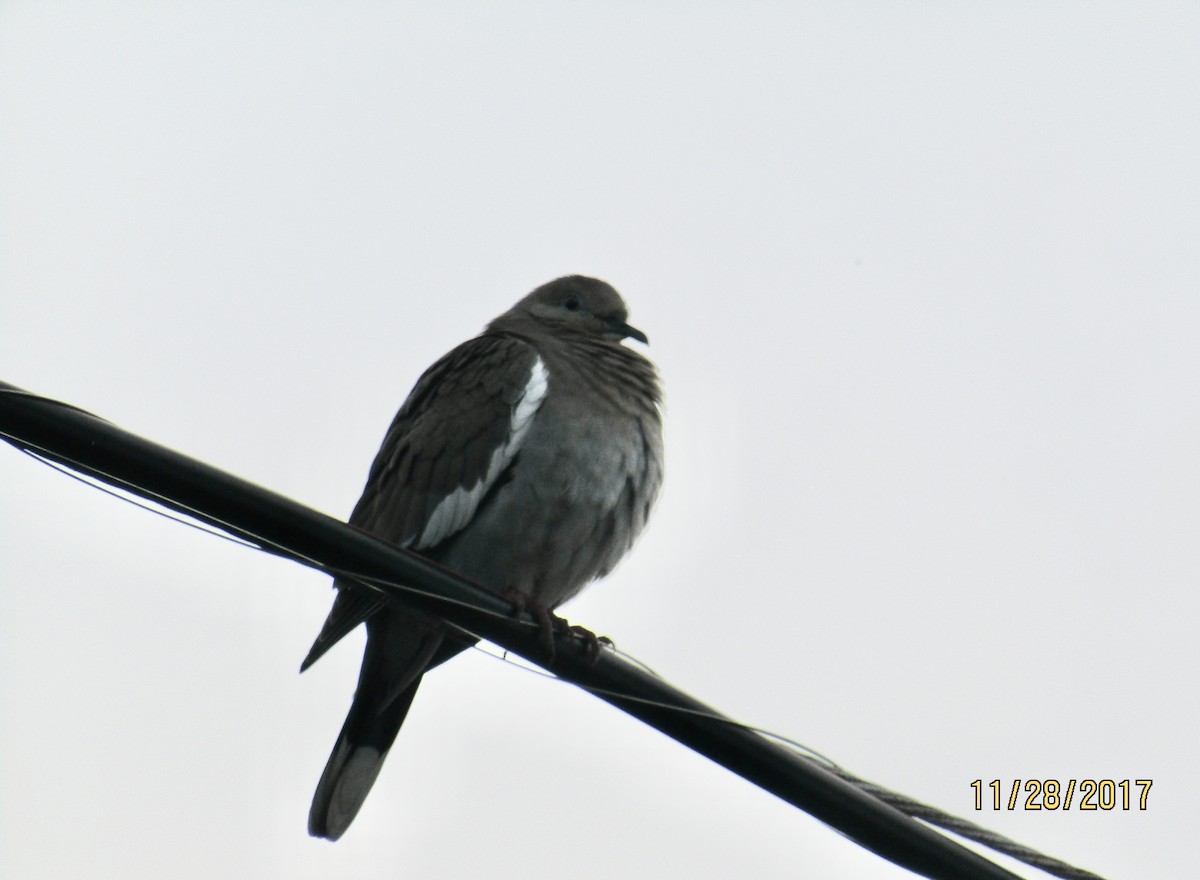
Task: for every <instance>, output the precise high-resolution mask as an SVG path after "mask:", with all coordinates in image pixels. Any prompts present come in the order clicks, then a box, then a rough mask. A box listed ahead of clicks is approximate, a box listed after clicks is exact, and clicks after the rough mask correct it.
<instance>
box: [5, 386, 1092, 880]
mask: <svg viewBox="0 0 1200 880" xmlns="http://www.w3.org/2000/svg"><path fill="white" fill-rule="evenodd" d="M0 436H2V437H3V438H4V439H6V440H7V441H8V442H10V443H11V444H12V445H14V446H16V447H17V448H19V449H22V450H25V451H28V452H32V453H35V454H37V455H39V456H42V457H44V458H46V459H49V460H50V461H53V462H57V463H59V464H61V465H64V466H66V467H68V468H71V469H73V470H76V471H79V472H80V473H83V474H86V475H88V476H90V477H93V478H95V479H98V480H101V481H102V482H105V483H108V484H109V485H112V486H116V487H118V488H120V489H122V490H124V491H127V492H130V493H132V494H134V495H137V496H140V497H142V498H146V499H149V500H151V501H153V502H155V503H156V504H159V505H162V506H163V507H166V508H168V509H170V510H173V511H176V512H177V513H181V514H183V515H185V516H187V517H191V518H193V519H196V520H198V521H200V522H202V523H205V524H207V525H208V526H212V527H215V528H216V529H219V530H220V531H221V532H224V533H226V534H228V535H232V536H234V537H235V538H237V539H239V540H242V541H245V542H248V543H250V544H252V545H253V546H255V547H257V548H259V549H262V550H264V551H266V552H270V553H273V554H275V555H279V556H283V557H286V558H289V559H292V560H294V561H296V562H299V563H301V564H303V565H307V566H309V567H312V568H316V569H319V570H321V571H324V572H327V573H331V574H332V573H336V574H338V575H340V576H352V577H354V579H355V580H357V581H359V582H361V583H362V584H363V585H364V586H367V587H370V588H371V589H374V590H376V591H377V592H379V593H380V594H381V596H383V597H384V598H385V599H386V601H389V602H394V603H397V604H399V605H403V606H405V607H410V608H416V609H418V610H421V611H424V612H427V613H430V614H433V615H436V616H438V617H440V618H442V619H444V620H446V621H447V622H449V623H451V624H452V625H454V626H456V627H458V628H460V629H462V630H465V631H467V632H469V633H472V634H474V635H478V636H480V637H482V638H485V639H487V640H488V641H490V642H493V643H495V644H497V645H500V646H501V647H503V648H505V649H506V650H508V651H511V652H513V653H516V654H518V655H520V656H521V657H524V658H525V659H527V660H529V661H531V662H532V663H535V664H537V665H539V666H542V667H543V668H546V669H549V670H550V671H552V672H553V673H554V674H555V675H557V676H558V677H560V678H562V679H564V680H566V681H569V682H571V683H573V684H576V685H578V686H580V687H583V688H585V689H586V690H589V691H591V692H592V693H593V694H595V695H596V696H597V697H599V698H600V699H602V700H605V701H606V702H608V703H611V704H612V705H614V706H616V707H618V708H620V709H622V710H623V711H625V712H627V713H629V714H630V715H633V716H634V717H636V718H639V719H641V720H642V721H644V722H646V723H647V724H649V725H651V726H652V727H654V728H656V729H658V730H659V731H661V732H663V733H665V734H667V735H668V736H670V737H672V738H674V739H676V740H677V741H679V742H680V743H682V744H684V745H686V746H688V747H689V748H691V749H693V750H695V751H697V752H699V753H700V754H703V755H705V756H706V757H708V758H710V759H711V760H713V761H715V762H717V763H719V764H721V765H722V766H724V767H726V768H728V769H729V770H732V771H733V772H734V773H737V774H738V775H740V776H742V777H743V778H745V779H747V780H748V781H750V782H753V783H754V784H756V785H758V786H759V787H760V788H763V789H764V790H766V791H769V792H771V793H773V794H775V795H777V796H778V797H780V798H782V799H783V800H785V801H787V802H788V803H791V804H793V805H794V806H796V807H799V808H800V809H802V810H804V811H805V812H807V813H809V814H810V815H812V816H814V817H815V818H817V819H820V820H821V821H823V822H825V823H826V824H828V825H830V826H831V827H833V828H835V829H836V830H838V831H840V832H841V833H842V834H844V835H845V836H847V837H849V838H850V839H852V840H854V841H855V842H857V843H858V844H859V845H861V846H863V847H865V848H866V849H869V850H870V851H872V852H874V853H876V854H878V855H880V856H882V857H884V858H886V859H888V860H889V861H892V862H894V863H895V864H897V865H901V866H902V867H905V868H907V869H909V870H910V871H913V872H915V873H917V874H920V875H922V876H925V877H929V878H931V880H1019V878H1018V877H1017V875H1015V874H1013V873H1011V872H1010V871H1007V870H1005V869H1004V868H1001V867H1000V866H999V865H996V864H995V863H993V862H990V861H988V860H987V859H985V858H983V857H982V856H980V855H978V854H977V853H975V852H972V851H971V850H969V849H967V848H965V847H963V846H961V845H959V844H957V843H955V842H954V841H952V840H950V839H949V838H947V837H945V836H944V835H942V834H940V833H938V832H936V831H934V830H933V829H931V828H929V827H928V826H926V825H924V824H922V823H921V822H918V821H916V820H915V819H913V818H911V817H910V816H909V815H906V813H905V811H904V810H905V809H908V810H909V811H913V815H918V816H920V818H922V819H924V820H925V821H928V822H933V823H935V824H942V825H944V826H945V827H952V823H959V824H958V825H957V827H955V828H954V830H956V831H957V832H958V833H963V834H965V835H966V836H969V837H974V839H977V840H981V842H984V843H987V844H988V845H991V846H997V848H999V849H1004V846H1003V842H1004V839H1003V838H999V836H998V835H991V834H990V832H986V831H984V830H983V829H978V828H977V826H972V825H971V823H964V822H963V821H962V820H958V819H955V818H954V817H952V816H947V815H946V814H944V813H941V812H940V811H937V810H934V809H933V808H930V807H926V806H925V805H922V804H918V803H917V802H915V801H912V800H911V799H908V798H906V797H905V796H903V795H898V794H895V793H894V792H889V791H887V790H886V789H882V788H880V787H878V786H873V784H871V783H866V782H865V781H863V780H859V779H857V778H856V777H853V776H851V775H850V774H847V773H845V771H841V770H840V769H836V768H830V767H826V766H823V765H822V764H821V763H820V762H818V761H817V760H814V759H813V758H811V757H809V756H808V755H805V754H802V753H801V752H799V751H796V750H794V749H791V748H788V747H786V746H784V745H781V744H780V743H779V742H776V741H774V740H773V739H771V738H770V737H769V736H767V735H764V734H762V733H761V732H759V731H757V730H756V729H754V728H751V727H749V726H747V725H743V724H740V723H739V722H736V721H734V720H733V719H730V718H727V717H726V716H724V715H722V714H721V713H719V712H717V711H716V710H715V709H713V708H711V707H709V706H707V705H705V704H704V703H701V702H700V701H698V700H696V699H695V698H693V697H691V696H689V695H688V694H686V693H684V692H683V691H681V690H679V689H677V688H675V687H674V686H672V685H671V684H669V683H668V682H666V681H664V680H663V679H661V678H659V677H658V676H656V675H654V674H653V673H651V672H649V671H648V670H647V669H646V668H643V667H641V666H639V665H636V664H634V663H631V662H629V661H627V660H625V659H624V658H623V657H622V656H621V655H619V654H618V653H617V652H614V651H600V652H599V655H598V656H593V654H592V652H591V651H590V650H589V646H588V644H587V641H586V640H584V639H580V638H578V637H576V636H573V635H571V634H570V633H564V632H555V633H553V635H552V638H553V642H554V657H553V660H551V658H550V657H548V656H547V650H546V644H545V634H544V633H543V632H542V630H541V627H540V626H539V624H538V623H537V621H535V620H534V619H533V618H532V617H531V616H530V615H528V614H525V613H521V614H518V613H517V609H516V608H515V607H514V606H513V604H512V603H511V602H509V601H507V600H505V599H503V598H501V597H500V596H498V595H496V594H495V593H492V592H490V591H489V590H486V589H485V588H483V587H481V586H479V585H476V584H474V583H472V582H470V581H468V580H466V579H464V578H461V577H459V576H458V575H456V574H454V573H453V572H450V571H449V570H447V569H445V568H442V567H441V566H439V565H437V564H436V563H433V562H431V561H429V560H427V559H424V558H423V557H421V556H419V555H417V554H415V553H412V552H410V551H407V550H404V549H402V548H399V547H395V546H393V545H391V544H387V543H385V542H383V541H380V540H378V539H376V538H374V537H372V536H370V535H368V534H366V533H364V532H361V531H359V530H357V529H354V528H351V527H350V526H348V525H346V524H345V523H343V522H341V521H339V520H336V519H334V518H332V517H329V516H326V515H325V514H322V513H318V512H317V511H315V510H312V509H310V508H307V507H304V506H303V505H300V504H298V503H296V502H294V501H292V500H290V499H288V498H285V497H283V496H282V495H278V494H276V493H274V492H271V491H269V490H266V489H263V488H262V487H259V486H256V485H254V484H252V483H249V482H247V481H245V480H242V479H239V478H237V477H234V476H232V475H230V474H227V473H225V472H223V471H220V470H218V469H216V468H214V467H211V466H210V465H207V464H204V463H203V462H200V461H197V460H196V459H192V458H188V457H187V456H184V455H181V454H179V453H177V452H174V451H172V450H170V449H167V448H166V447H164V446H160V445H158V444H156V443H153V442H151V441H149V440H146V439H144V438H141V437H138V436H136V435H134V434H131V433H129V432H127V431H124V430H122V429H120V428H118V427H116V426H115V425H113V424H111V423H109V422H106V421H104V420H103V419H101V418H99V417H97V416H94V415H92V414H90V413H88V412H86V411H84V410H82V409H79V408H78V407H74V406H71V405H69V404H65V403H62V402H59V401H56V400H52V399H50V398H45V397H42V396H40V395H37V394H33V393H30V392H28V391H24V390H22V389H20V388H16V387H15V386H12V385H9V384H7V383H3V382H0ZM972 828H974V829H975V830H976V831H977V832H978V833H977V834H972V833H971V829H972ZM984 838H987V839H984ZM1007 843H1009V844H1011V847H1012V849H1010V852H1013V853H1014V854H1015V853H1016V852H1017V851H1018V850H1019V851H1022V852H1025V853H1026V855H1027V856H1029V854H1030V853H1032V856H1029V857H1028V858H1027V861H1029V862H1030V863H1031V864H1037V866H1038V867H1041V868H1043V869H1044V870H1047V871H1048V872H1050V873H1054V874H1056V875H1057V876H1061V877H1068V878H1080V880H1082V878H1090V880H1099V878H1097V877H1096V875H1094V874H1090V873H1088V872H1084V871H1080V870H1079V869H1077V868H1072V867H1071V866H1069V865H1065V864H1064V863H1062V862H1058V861H1057V860H1054V859H1048V858H1047V857H1044V856H1040V855H1039V854H1037V853H1033V852H1032V851H1031V850H1025V848H1023V847H1020V846H1019V845H1018V844H1012V842H1011V841H1008V842H1007ZM1018 857H1020V856H1018ZM1034 858H1036V859H1040V860H1041V861H1040V862H1036V861H1034V860H1033V859H1034Z"/></svg>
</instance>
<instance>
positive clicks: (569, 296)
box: [492, 275, 649, 344]
mask: <svg viewBox="0 0 1200 880" xmlns="http://www.w3.org/2000/svg"><path fill="white" fill-rule="evenodd" d="M628 319H629V310H628V309H626V308H625V301H624V300H623V299H621V295H620V294H619V293H617V292H616V290H614V289H613V287H612V286H611V285H609V284H606V283H605V282H603V281H600V280H599V279H596V278H588V277H586V276H583V275H568V276H566V277H565V278H556V279H555V280H554V281H551V282H549V283H548V284H543V285H542V286H541V287H539V288H538V289H537V290H535V291H534V292H533V293H531V294H529V295H528V296H527V297H525V298H524V299H523V300H521V301H520V302H519V303H517V304H516V305H515V306H513V307H512V309H510V310H509V311H508V312H507V313H505V314H504V315H501V316H500V317H499V318H497V319H496V320H495V321H493V322H492V326H493V327H496V326H497V325H500V326H503V325H504V324H512V323H517V324H519V323H524V322H527V321H532V322H533V323H535V324H536V325H538V326H539V327H541V328H544V329H546V330H549V331H551V332H554V333H573V334H581V335H585V336H590V337H593V338H596V337H599V338H604V339H608V340H611V341H613V342H620V341H621V340H622V339H636V340H637V341H638V342H641V343H643V344H649V340H648V339H647V338H646V334H645V333H643V332H642V331H641V330H638V329H637V328H636V327H631V326H629V324H628V323H626V322H627V321H628Z"/></svg>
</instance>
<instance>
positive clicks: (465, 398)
mask: <svg viewBox="0 0 1200 880" xmlns="http://www.w3.org/2000/svg"><path fill="white" fill-rule="evenodd" d="M627 322H628V311H627V309H626V306H625V303H624V301H623V300H622V298H621V296H620V295H619V294H618V293H617V291H616V290H614V289H613V288H612V287H611V286H610V285H609V284H607V283H605V282H603V281H600V280H598V279H595V278H588V277H584V276H580V275H572V276H568V277H564V278H558V279H556V280H554V281H551V282H549V283H548V284H544V285H542V286H541V287H538V288H537V289H536V290H534V291H533V292H532V293H530V294H529V295H527V296H526V297H524V298H523V299H521V300H520V301H519V302H517V304H516V305H514V306H513V307H512V308H511V309H509V310H508V311H507V312H505V313H504V314H502V315H500V316H499V317H498V318H496V319H495V320H493V321H492V322H491V323H490V324H488V325H487V327H486V328H485V330H484V331H483V332H482V333H481V334H480V335H478V336H476V337H475V338H473V339H470V340H468V341H467V342H464V343H463V344H461V345H459V346H458V347H457V348H455V349H453V350H452V351H451V352H449V353H448V354H447V355H445V356H444V357H443V358H441V359H440V360H439V361H437V362H436V363H435V364H434V365H433V366H431V367H430V368H429V369H428V370H427V371H426V372H425V373H424V375H422V376H421V378H420V379H419V380H418V381H417V383H416V385H415V387H414V388H413V389H412V391H411V392H410V394H409V396H408V398H407V399H406V400H405V401H404V403H403V405H402V406H401V407H400V410H399V412H398V413H397V414H396V417H395V419H394V420H393V421H392V424H391V427H390V428H389V429H388V431H387V434H386V436H385V437H384V440H383V445H382V446H381V448H380V450H379V452H378V454H377V455H376V457H375V460H374V463H373V464H372V465H371V469H370V473H369V476H368V478H367V484H366V487H365V489H364V490H363V493H362V497H361V498H360V499H359V501H358V504H357V505H356V506H355V507H354V511H353V513H352V514H351V516H350V520H349V522H350V524H351V525H353V526H356V527H358V528H360V529H362V530H364V531H366V532H369V533H371V534H373V535H375V536H377V537H379V538H381V539H383V540H386V541H389V542H391V543H393V544H397V545H399V546H401V547H406V548H408V549H410V550H413V551H415V552H417V553H419V554H421V555H423V556H425V557H428V558H429V559H432V560H434V561H436V562H438V563H440V564H441V565H443V566H445V567H447V568H449V569H451V570H453V571H455V572H457V573H459V574H461V575H463V576H464V577H466V578H469V579H470V580H472V581H475V582H476V583H479V584H481V585H483V586H485V587H488V588H490V589H492V590H495V591H496V592H499V593H502V594H504V595H506V596H509V597H510V598H514V599H515V600H517V601H518V602H519V603H527V605H528V607H531V608H533V609H537V610H539V611H541V612H542V613H543V614H548V613H549V612H550V611H552V610H553V609H555V608H557V607H558V606H559V605H561V604H562V603H563V602H566V601H567V600H568V599H570V598H571V597H573V596H575V595H576V594H577V593H578V592H579V591H580V590H582V589H583V588H584V587H585V586H586V585H587V584H588V583H590V582H591V581H593V580H595V579H597V578H600V577H603V576H604V575H606V574H608V573H609V572H611V571H612V570H613V568H614V567H615V566H616V565H617V563H618V562H619V561H620V560H621V558H622V557H623V556H624V555H625V554H626V553H627V552H628V550H629V549H630V547H631V546H632V545H633V543H634V541H635V539H636V538H637V537H638V535H639V534H640V533H641V532H642V530H643V529H644V528H645V526H646V522H647V520H648V518H649V516H650V511H651V508H652V507H653V506H654V502H655V499H656V498H657V496H658V493H659V488H660V486H661V484H662V479H663V440H662V415H661V402H662V395H661V390H660V386H659V380H658V373H657V371H656V369H655V367H654V365H653V364H652V363H651V362H650V361H649V360H648V359H646V358H645V357H644V356H642V355H641V354H640V353H638V352H637V351H635V350H634V349H633V348H631V347H629V346H628V345H627V344H625V340H636V341H637V342H639V343H642V344H643V345H646V344H648V342H649V341H648V340H647V338H646V335H645V334H644V333H642V332H641V331H640V330H638V329H636V328H634V327H632V326H630V325H629V323H627ZM334 586H335V587H336V588H337V597H336V599H335V601H334V605H333V609H332V610H331V611H330V613H329V617H328V618H327V620H326V621H325V624H324V626H323V627H322V629H321V632H320V634H319V635H318V637H317V639H316V641H315V642H314V644H313V646H312V649H311V650H310V651H309V654H308V656H307V657H306V658H305V660H304V663H303V665H302V667H301V669H302V670H304V669H307V668H308V667H309V666H311V665H312V664H313V663H314V662H315V661H316V660H317V659H318V658H319V657H321V655H323V654H324V653H325V652H326V651H327V650H329V648H330V647H332V645H333V644H334V643H336V642H337V641H338V640H339V639H340V638H342V637H343V636H344V635H346V634H347V633H348V632H350V631H351V630H353V629H354V628H355V627H357V626H358V625H359V624H361V623H364V622H365V624H366V629H367V642H366V647H365V649H364V653H363V661H362V667H361V670H360V672H359V678H358V687H357V689H356V691H355V693H354V699H353V701H352V704H351V707H350V711H349V713H348V714H347V716H346V720H345V723H344V724H343V726H342V729H341V733H340V734H339V735H338V739H337V743H336V745H335V746H334V748H333V752H332V754H331V755H330V757H329V761H328V763H327V764H326V766H325V770H324V773H323V774H322V775H321V780H320V782H319V783H318V785H317V789H316V793H315V795H314V797H313V803H312V809H311V810H310V813H309V833H310V834H312V835H313V836H315V837H323V838H327V839H329V840H337V839H338V838H340V837H341V836H342V834H344V833H345V831H346V829H347V828H348V827H349V826H350V823H351V822H352V821H353V820H354V817H355V816H356V815H357V814H358V811H359V809H360V808H361V807H362V805H363V802H364V801H365V799H366V797H367V794H368V792H369V791H370V789H371V786H372V785H373V784H374V782H375V780H376V778H377V776H378V774H379V771H380V768H381V767H382V766H383V762H384V758H385V757H386V756H387V754H388V750H389V749H390V748H391V747H392V744H393V742H394V741H395V739H396V735H397V733H398V732H399V730H400V727H401V725H402V724H403V723H404V719H405V716H406V715H407V714H408V710H409V707H410V706H411V705H412V701H413V697H414V696H415V695H416V692H417V688H418V687H419V686H420V684H421V680H422V677H423V676H424V674H425V673H426V672H428V671H429V670H430V669H432V668H434V667H436V666H438V665H439V664H441V663H443V662H445V661H446V660H448V659H450V658H451V657H453V656H454V655H456V654H458V653H460V652H461V651H463V650H465V649H466V648H467V647H469V646H470V645H471V644H472V642H471V640H469V639H466V638H464V637H463V636H462V635H461V634H459V633H457V632H456V631H454V630H452V629H451V628H450V627H448V626H447V625H446V624H444V623H442V622H441V621H439V620H438V619H437V618H435V617H432V616H430V615H427V614H423V613H421V612H418V611H409V610H404V609H402V608H399V607H397V606H395V605H392V604H387V603H385V602H384V600H383V599H382V597H380V596H379V595H378V594H377V593H374V592H373V591H371V590H368V589H365V588H363V587H361V586H356V585H354V584H352V583H350V582H346V581H343V580H340V579H338V580H335V581H334Z"/></svg>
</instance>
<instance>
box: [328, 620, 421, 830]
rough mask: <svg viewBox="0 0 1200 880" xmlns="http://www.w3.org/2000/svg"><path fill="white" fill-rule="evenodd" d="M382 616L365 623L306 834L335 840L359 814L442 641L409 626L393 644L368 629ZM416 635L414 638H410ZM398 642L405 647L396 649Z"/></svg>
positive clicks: (393, 636)
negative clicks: (353, 684) (345, 710)
mask: <svg viewBox="0 0 1200 880" xmlns="http://www.w3.org/2000/svg"><path fill="white" fill-rule="evenodd" d="M381 617H387V615H377V616H376V617H375V618H373V619H372V621H370V622H368V626H367V647H366V651H365V652H364V654H363V665H362V670H361V672H360V673H359V677H358V690H357V691H355V693H354V702H353V703H352V704H351V706H350V712H349V714H347V715H346V722H345V723H344V724H343V725H342V732H341V733H340V734H338V740H337V744H336V745H335V746H334V747H333V754H331V755H330V756H329V762H328V763H327V764H326V765H325V772H324V773H322V774H321V781H320V782H318V783H317V791H316V794H314V795H313V802H312V809H310V810H309V813H308V833H309V834H311V835H312V836H313V837H324V838H327V839H329V840H337V839H338V838H339V837H341V836H342V834H344V833H345V831H346V829H347V828H349V827H350V823H351V822H353V821H354V817H355V816H356V815H358V811H359V809H360V808H361V807H362V805H363V801H364V800H366V797H367V793H368V792H369V791H370V790H371V786H372V785H374V784H375V777H376V776H378V775H379V770H380V768H381V767H382V766H383V759H384V758H386V757H387V753H388V749H390V748H391V747H392V743H393V742H394V741H395V739H396V734H397V733H399V731H400V726H401V725H402V724H403V723H404V718H405V716H406V715H408V709H409V706H411V705H412V701H413V697H415V696H416V694H417V688H418V687H419V686H420V684H421V675H422V674H423V673H424V671H425V669H426V667H427V665H428V664H429V660H430V658H431V657H432V656H433V654H434V652H435V651H436V650H437V648H438V646H439V645H440V644H441V642H442V636H441V634H440V633H438V632H435V631H430V630H426V631H425V632H424V633H421V634H419V635H418V634H416V633H413V632H412V631H411V630H410V631H409V632H408V633H406V635H407V636H409V638H404V639H402V640H400V644H399V645H397V639H396V638H395V634H392V637H391V638H388V637H387V636H386V635H385V634H384V633H383V632H380V631H378V630H376V631H372V630H373V629H374V628H373V627H372V625H371V624H372V623H374V622H375V621H379V628H383V627H386V626H387V625H388V624H389V623H391V621H387V620H380V618H381ZM414 635H418V637H417V638H415V639H414V638H412V636H414ZM400 646H403V648H401V651H400V652H397V651H396V650H395V649H396V648H397V647H400ZM404 648H407V650H404Z"/></svg>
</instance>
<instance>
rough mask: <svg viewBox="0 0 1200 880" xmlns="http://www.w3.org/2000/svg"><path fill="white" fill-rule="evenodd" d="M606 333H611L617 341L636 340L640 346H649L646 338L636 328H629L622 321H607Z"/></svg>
mask: <svg viewBox="0 0 1200 880" xmlns="http://www.w3.org/2000/svg"><path fill="white" fill-rule="evenodd" d="M608 332H609V333H612V334H613V335H614V336H616V337H617V339H636V340H637V341H638V342H640V343H641V344H642V345H649V344H650V340H649V339H647V338H646V334H645V333H643V332H642V331H641V330H639V329H638V328H637V327H630V326H629V325H628V324H626V323H625V322H624V321H609V322H608Z"/></svg>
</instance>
